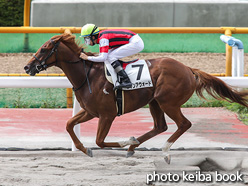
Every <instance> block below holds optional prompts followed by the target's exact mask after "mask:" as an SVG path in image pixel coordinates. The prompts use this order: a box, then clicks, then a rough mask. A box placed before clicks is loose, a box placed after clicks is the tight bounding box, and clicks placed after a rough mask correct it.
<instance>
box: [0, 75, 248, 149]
mask: <svg viewBox="0 0 248 186" xmlns="http://www.w3.org/2000/svg"><path fill="white" fill-rule="evenodd" d="M219 78H220V79H222V80H223V81H224V82H226V83H227V84H229V85H231V86H234V87H239V88H248V77H219ZM71 87H72V85H71V83H70V82H69V80H68V79H67V78H66V77H0V88H71ZM80 109H81V108H80V105H79V103H78V101H77V100H76V99H74V105H73V114H72V115H73V116H74V115H75V114H77V113H78V112H79V111H80ZM74 131H75V133H76V135H77V137H78V138H79V139H80V125H76V126H75V127H74ZM75 150H76V147H75V146H74V144H73V143H72V151H75Z"/></svg>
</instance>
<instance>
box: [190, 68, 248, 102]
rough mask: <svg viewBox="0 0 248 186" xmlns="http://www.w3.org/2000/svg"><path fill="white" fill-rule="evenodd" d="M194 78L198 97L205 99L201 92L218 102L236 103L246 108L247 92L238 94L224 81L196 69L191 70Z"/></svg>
mask: <svg viewBox="0 0 248 186" xmlns="http://www.w3.org/2000/svg"><path fill="white" fill-rule="evenodd" d="M191 71H192V72H193V74H194V75H195V78H196V81H197V83H196V90H195V91H196V94H197V95H198V96H199V97H202V98H204V99H206V98H205V97H204V95H203V90H206V91H207V93H208V94H210V95H211V96H212V97H214V98H215V99H218V100H222V99H224V100H226V101H229V102H236V103H239V104H241V105H243V106H245V107H248V100H247V99H246V96H248V92H247V91H242V92H238V91H236V90H234V89H233V88H232V87H230V86H228V85H227V84H226V83H225V82H224V81H222V80H221V79H219V78H216V77H214V76H211V75H210V74H207V73H205V72H202V71H200V70H198V69H191Z"/></svg>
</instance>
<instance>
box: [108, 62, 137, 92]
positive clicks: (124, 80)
mask: <svg viewBox="0 0 248 186" xmlns="http://www.w3.org/2000/svg"><path fill="white" fill-rule="evenodd" d="M111 65H112V67H113V68H114V69H115V72H116V73H117V75H118V76H120V81H119V83H120V84H119V85H118V86H115V87H114V90H116V89H122V88H131V87H132V83H131V81H130V79H129V77H128V75H127V73H126V72H125V70H123V68H122V66H121V63H120V62H119V60H117V61H115V62H113V63H112V64H111Z"/></svg>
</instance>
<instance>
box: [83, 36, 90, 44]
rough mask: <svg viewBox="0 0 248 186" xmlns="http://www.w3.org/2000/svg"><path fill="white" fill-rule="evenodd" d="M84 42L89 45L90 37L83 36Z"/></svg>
mask: <svg viewBox="0 0 248 186" xmlns="http://www.w3.org/2000/svg"><path fill="white" fill-rule="evenodd" d="M84 43H85V44H86V45H90V37H85V38H84Z"/></svg>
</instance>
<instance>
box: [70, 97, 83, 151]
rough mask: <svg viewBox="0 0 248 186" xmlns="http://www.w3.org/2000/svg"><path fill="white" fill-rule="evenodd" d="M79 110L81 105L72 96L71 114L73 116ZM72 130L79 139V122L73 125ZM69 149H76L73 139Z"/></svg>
mask: <svg viewBox="0 0 248 186" xmlns="http://www.w3.org/2000/svg"><path fill="white" fill-rule="evenodd" d="M80 110H81V107H80V105H79V103H78V101H77V98H76V97H75V98H74V103H73V111H72V116H75V115H76V114H77V113H78V112H79V111H80ZM73 130H74V132H75V134H76V136H77V138H78V139H79V140H80V124H78V125H76V126H74V129H73ZM71 150H72V151H76V150H77V148H76V147H75V145H74V143H73V141H72V145H71Z"/></svg>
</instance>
